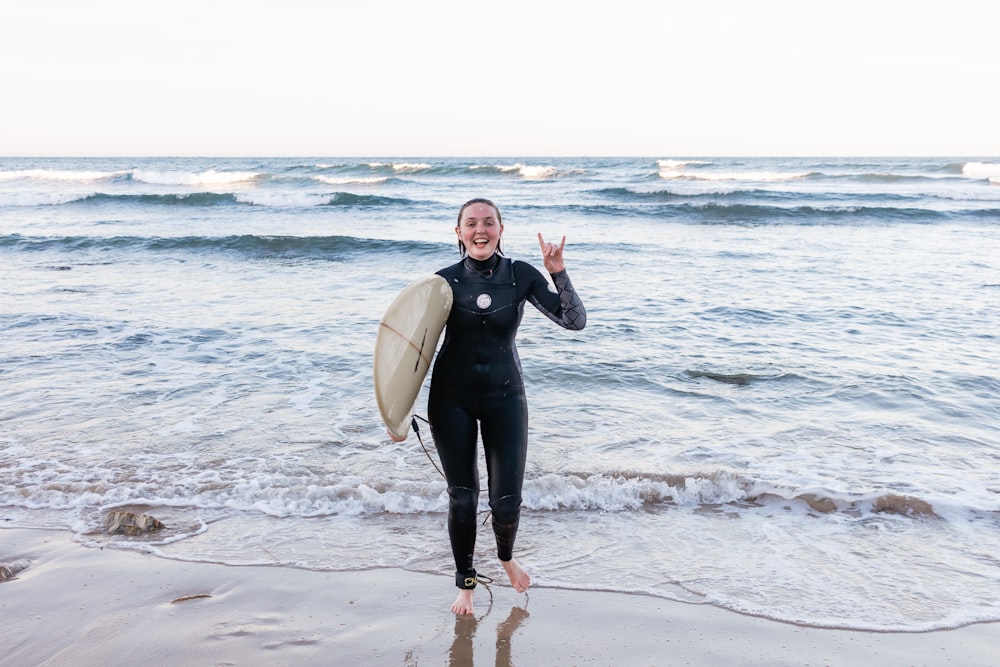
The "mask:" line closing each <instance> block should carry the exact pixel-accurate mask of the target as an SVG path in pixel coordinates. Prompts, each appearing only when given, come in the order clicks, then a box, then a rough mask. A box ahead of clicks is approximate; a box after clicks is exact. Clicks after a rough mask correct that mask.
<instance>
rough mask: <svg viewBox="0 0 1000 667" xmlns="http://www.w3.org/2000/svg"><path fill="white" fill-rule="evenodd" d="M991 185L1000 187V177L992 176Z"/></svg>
mask: <svg viewBox="0 0 1000 667" xmlns="http://www.w3.org/2000/svg"><path fill="white" fill-rule="evenodd" d="M990 185H1000V176H990Z"/></svg>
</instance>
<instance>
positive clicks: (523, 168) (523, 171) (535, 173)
mask: <svg viewBox="0 0 1000 667" xmlns="http://www.w3.org/2000/svg"><path fill="white" fill-rule="evenodd" d="M472 168H473V169H483V168H487V167H472ZM492 168H493V169H497V170H498V171H500V172H501V173H504V174H510V173H517V174H518V175H519V176H521V177H522V178H526V179H529V180H541V179H544V178H552V177H553V176H556V175H557V174H558V169H556V168H555V167H552V166H547V165H527V164H521V163H517V164H511V165H496V166H495V167H492Z"/></svg>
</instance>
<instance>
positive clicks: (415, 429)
mask: <svg viewBox="0 0 1000 667" xmlns="http://www.w3.org/2000/svg"><path fill="white" fill-rule="evenodd" d="M418 419H420V420H421V421H423V422H424V423H425V424H427V425H428V426H430V425H431V423H430V422H429V421H427V420H426V419H424V418H423V417H420V416H419V415H413V418H412V419H411V420H410V428H412V429H413V432H414V433H416V434H417V441H418V442H419V443H420V448H421V449H423V450H424V454H426V455H427V460H428V461H430V462H431V465H432V466H434V469H435V470H437V471H438V474H439V475H441V477H442V479H444V480H445V481H447V479H448V478H447V477H445V476H444V473H443V472H441V468H439V467H438V464H437V462H436V461H435V460H434V459H433V458H432V457H431V453H430V452H429V451H427V446H426V445H424V439H423V438H422V437H420V427H419V426H417V420H418Z"/></svg>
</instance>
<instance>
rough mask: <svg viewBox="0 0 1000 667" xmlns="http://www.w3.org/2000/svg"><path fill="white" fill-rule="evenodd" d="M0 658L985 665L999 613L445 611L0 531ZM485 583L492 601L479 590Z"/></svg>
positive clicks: (501, 598)
mask: <svg viewBox="0 0 1000 667" xmlns="http://www.w3.org/2000/svg"><path fill="white" fill-rule="evenodd" d="M22 559H27V560H29V561H30V566H29V567H28V568H27V569H25V570H23V571H21V572H19V573H17V577H16V578H15V579H12V580H10V581H6V582H3V583H0V618H2V622H0V664H2V665H4V666H5V667H21V666H29V665H32V666H33V665H101V666H112V665H123V666H124V665H129V666H135V665H143V664H146V665H166V664H173V665H181V664H183V665H186V666H188V665H334V664H353V665H380V666H381V665H401V666H406V667H411V666H415V665H473V664H478V665H502V666H507V665H512V666H520V667H532V666H538V665H560V666H563V665H609V666H611V665H630V666H631V665H695V666H705V665H761V666H764V665H767V666H770V667H773V666H777V665H845V666H850V667H859V666H865V665H873V666H874V665H879V666H890V665H960V666H962V667H968V666H977V665H983V666H985V665H990V664H994V665H995V664H997V662H996V657H995V653H994V649H995V647H996V646H1000V623H989V624H978V625H972V626H968V627H964V628H959V629H957V630H948V631H939V632H929V633H874V632H856V631H845V630H827V629H819V628H808V627H801V626H796V625H792V624H787V623H777V622H774V621H769V620H766V619H761V618H754V617H750V616H743V615H740V614H735V613H732V612H729V611H726V610H723V609H719V608H716V607H712V606H709V605H694V604H684V603H679V602H672V601H668V600H663V599H659V598H653V597H648V596H643V595H626V594H621V593H604V592H592V591H569V590H559V589H549V588H533V589H532V590H531V591H529V595H528V596H527V597H526V596H525V595H523V594H519V593H517V592H515V591H514V590H513V589H512V588H510V587H509V586H507V585H503V584H502V583H501V582H497V583H495V584H493V585H491V586H490V587H489V589H488V590H487V589H486V588H485V587H484V588H481V589H480V590H479V592H478V595H477V600H476V604H477V614H476V616H475V618H468V617H466V618H456V617H455V615H454V614H452V613H451V612H450V611H449V609H448V607H449V606H450V604H451V602H452V600H453V599H454V596H455V589H454V588H453V586H452V582H451V581H450V578H449V577H445V576H439V575H431V574H420V573H412V572H405V571H402V570H366V571H360V572H358V571H355V572H312V571H306V570H299V569H292V568H283V567H255V566H226V565H216V564H210V563H186V562H179V561H172V560H167V559H163V558H157V557H154V556H152V555H149V554H143V553H138V552H124V551H118V550H110V549H91V548H86V547H83V546H80V545H79V544H76V543H74V542H73V541H72V540H71V537H70V535H69V534H68V533H64V532H54V531H41V530H28V529H0V562H2V563H10V562H14V561H18V560H22ZM490 592H492V598H493V599H492V603H491V601H490Z"/></svg>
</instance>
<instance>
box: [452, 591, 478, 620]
mask: <svg viewBox="0 0 1000 667" xmlns="http://www.w3.org/2000/svg"><path fill="white" fill-rule="evenodd" d="M472 594H473V589H471V588H469V589H467V590H460V591H459V592H458V597H457V598H455V603H454V604H453V605H451V610H452V611H453V612H455V613H456V614H472V613H474V612H473V609H472Z"/></svg>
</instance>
